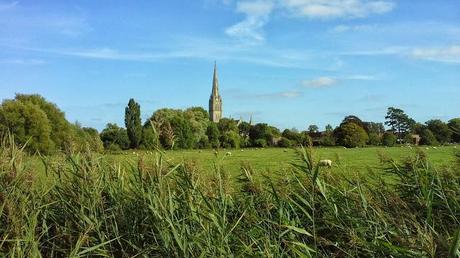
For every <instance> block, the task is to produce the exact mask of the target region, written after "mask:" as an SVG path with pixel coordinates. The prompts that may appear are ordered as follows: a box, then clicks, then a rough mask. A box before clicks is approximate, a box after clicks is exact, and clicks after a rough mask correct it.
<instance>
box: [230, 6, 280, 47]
mask: <svg viewBox="0 0 460 258" xmlns="http://www.w3.org/2000/svg"><path fill="white" fill-rule="evenodd" d="M273 7H274V4H273V2H271V1H256V2H249V1H245V2H238V3H237V12H239V13H244V14H245V15H246V18H245V19H244V20H243V21H241V22H239V23H237V24H235V25H233V26H231V27H229V28H227V29H226V30H225V33H226V34H227V35H229V36H232V37H237V38H242V39H249V40H255V41H263V40H264V35H263V31H262V28H263V27H264V26H265V24H266V23H267V22H268V19H269V15H270V13H271V12H272V10H273Z"/></svg>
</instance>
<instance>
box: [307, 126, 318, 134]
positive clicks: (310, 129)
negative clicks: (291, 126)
mask: <svg viewBox="0 0 460 258" xmlns="http://www.w3.org/2000/svg"><path fill="white" fill-rule="evenodd" d="M318 130H319V127H318V126H317V125H309V126H308V132H309V133H317V132H318Z"/></svg>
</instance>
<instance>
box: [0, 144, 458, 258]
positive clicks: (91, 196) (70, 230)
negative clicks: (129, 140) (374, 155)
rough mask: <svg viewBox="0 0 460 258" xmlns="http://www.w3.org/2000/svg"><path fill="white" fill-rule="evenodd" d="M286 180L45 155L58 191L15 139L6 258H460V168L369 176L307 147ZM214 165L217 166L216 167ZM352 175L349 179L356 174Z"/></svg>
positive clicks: (0, 226) (404, 165)
mask: <svg viewBox="0 0 460 258" xmlns="http://www.w3.org/2000/svg"><path fill="white" fill-rule="evenodd" d="M298 153H299V155H298V156H299V160H297V161H293V170H292V173H291V174H289V175H283V176H282V177H280V179H278V180H274V179H273V177H261V176H256V175H255V172H254V169H253V168H252V167H251V166H250V165H249V164H243V165H242V167H241V174H240V176H239V177H238V182H237V183H232V182H231V181H230V179H229V176H228V174H227V173H226V172H225V168H224V167H222V166H221V165H220V162H219V160H218V159H216V160H215V161H214V173H213V176H212V177H211V178H209V177H204V176H203V175H202V174H201V173H200V168H198V167H197V166H196V164H194V163H178V164H170V163H168V162H167V161H166V159H165V158H164V154H162V153H161V152H157V153H155V158H154V159H153V160H154V161H153V162H147V161H145V160H144V159H142V157H141V158H140V159H139V161H138V163H137V164H132V165H131V166H130V168H129V169H126V168H125V167H126V166H120V165H119V164H111V163H108V162H107V160H106V159H103V158H101V157H100V156H97V155H95V154H92V153H90V152H84V153H77V154H72V155H68V156H65V157H64V158H62V160H60V161H59V162H52V161H50V160H49V159H48V158H46V157H43V164H44V166H45V167H46V171H47V173H46V177H47V179H48V180H47V182H48V183H46V184H38V183H37V176H38V175H36V169H35V168H34V167H29V166H27V164H28V163H27V162H25V160H26V159H27V158H29V157H28V156H27V154H26V153H25V152H24V151H23V150H22V149H19V148H18V147H16V145H15V144H14V140H13V139H12V138H11V137H7V138H5V139H3V141H2V143H1V148H0V256H7V257H88V256H95V257H99V256H101V257H248V256H249V257H288V256H289V257H291V256H298V257H449V256H450V257H458V256H459V245H460V233H459V228H460V221H459V220H460V219H459V218H460V155H459V156H457V157H458V161H459V164H452V165H451V166H446V167H443V168H435V167H433V166H431V165H430V164H429V162H427V159H426V156H425V154H424V153H423V152H421V151H417V152H415V153H414V154H413V155H412V156H411V157H410V158H407V159H405V160H403V161H395V160H391V159H388V158H382V169H381V170H379V171H370V172H369V174H368V175H366V176H362V177H353V178H349V177H344V176H340V175H338V174H333V173H331V172H330V171H329V170H327V169H324V168H322V167H319V166H318V165H317V159H316V157H315V155H314V153H313V150H312V149H310V148H307V149H303V148H302V149H299V151H298ZM210 162H211V161H210ZM348 174H349V173H348Z"/></svg>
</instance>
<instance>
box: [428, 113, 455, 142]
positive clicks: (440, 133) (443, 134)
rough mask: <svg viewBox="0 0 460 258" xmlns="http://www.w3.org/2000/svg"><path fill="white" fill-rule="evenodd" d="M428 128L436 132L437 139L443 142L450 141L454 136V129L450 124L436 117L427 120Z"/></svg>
mask: <svg viewBox="0 0 460 258" xmlns="http://www.w3.org/2000/svg"><path fill="white" fill-rule="evenodd" d="M426 125H427V127H428V129H429V130H430V131H431V132H432V133H433V134H434V136H435V137H436V140H437V141H438V142H439V143H441V144H444V143H448V142H450V140H451V137H452V131H451V130H450V129H449V126H448V125H447V124H446V123H444V122H443V121H441V120H439V119H434V120H430V121H427V122H426Z"/></svg>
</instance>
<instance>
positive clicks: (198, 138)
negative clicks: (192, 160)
mask: <svg viewBox="0 0 460 258" xmlns="http://www.w3.org/2000/svg"><path fill="white" fill-rule="evenodd" d="M184 117H185V119H186V120H187V121H188V122H189V123H190V127H191V129H192V133H193V147H194V148H204V147H203V146H204V145H203V144H205V143H206V142H205V141H207V140H205V138H207V137H206V129H207V128H208V124H209V123H210V121H209V115H208V112H207V111H206V110H204V109H203V108H202V107H191V108H187V109H186V110H185V111H184Z"/></svg>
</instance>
